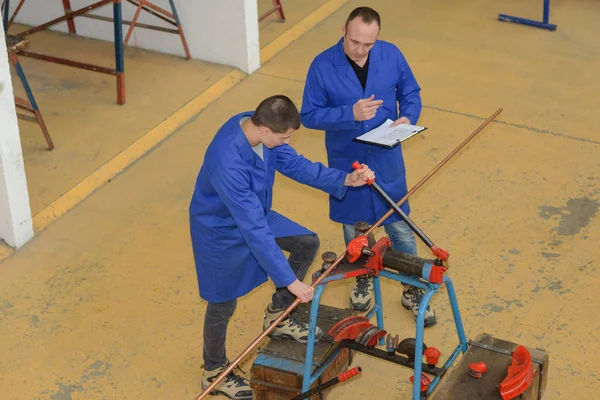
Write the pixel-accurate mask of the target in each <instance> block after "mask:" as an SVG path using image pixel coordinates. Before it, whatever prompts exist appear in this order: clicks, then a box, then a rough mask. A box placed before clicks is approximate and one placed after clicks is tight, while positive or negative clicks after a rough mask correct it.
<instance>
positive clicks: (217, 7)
mask: <svg viewBox="0 0 600 400" xmlns="http://www.w3.org/2000/svg"><path fill="white" fill-rule="evenodd" d="M0 1H1V0H0ZM151 1H152V3H154V4H156V5H157V6H159V7H161V8H163V9H165V10H167V11H169V12H170V11H171V6H170V4H169V0H151ZM18 3H19V2H18V1H17V0H12V1H11V4H10V5H11V15H12V13H13V11H14V8H15V7H16V6H17V4H18ZM88 3H89V2H87V3H86V2H84V3H82V2H80V1H73V0H72V1H71V6H72V7H73V8H74V9H78V8H80V7H82V6H84V5H86V4H88ZM175 5H176V7H177V13H178V14H179V18H180V20H181V25H182V27H183V31H184V34H185V36H186V39H187V42H188V46H189V48H190V53H191V55H192V58H194V59H200V60H204V61H209V62H214V63H217V64H224V65H230V66H233V67H236V68H239V69H240V70H242V71H244V72H246V73H252V72H254V71H256V70H257V69H258V68H259V67H260V45H259V41H258V6H257V1H256V0H175ZM122 9H123V19H124V20H129V21H131V19H132V18H133V16H134V14H135V11H136V8H135V6H133V5H132V4H130V3H128V2H126V1H122ZM90 13H91V14H96V15H100V16H104V17H109V18H112V16H113V7H112V3H109V4H108V5H105V6H103V7H101V8H98V9H96V10H93V11H91V12H90ZM62 15H64V10H63V5H62V2H61V1H47V0H45V1H42V0H35V1H33V0H29V1H26V2H25V3H24V5H23V7H22V8H21V11H19V15H18V16H17V18H16V20H15V22H18V23H23V24H26V25H34V26H35V25H40V24H42V23H44V22H47V21H50V20H52V19H54V18H57V17H60V16H62ZM74 21H75V27H76V29H77V34H78V35H80V36H86V37H91V38H95V39H101V40H107V41H110V42H112V41H113V40H114V33H113V25H112V24H111V23H110V22H106V21H99V20H95V19H89V18H85V17H81V16H80V17H75V19H74ZM138 21H139V22H141V23H145V24H150V25H156V26H162V27H167V28H174V27H173V26H172V25H169V24H168V23H166V22H164V21H162V20H160V19H158V18H156V17H154V16H153V15H150V14H149V13H147V12H144V11H142V13H141V14H140V18H139V20H138ZM49 29H51V30H57V31H60V32H68V29H67V24H66V23H65V22H61V23H60V24H57V25H54V26H53V27H50V28H49ZM128 29H129V25H125V24H124V25H123V37H125V35H126V33H127V30H128ZM32 40H35V34H34V35H33V36H32ZM128 45H129V46H133V47H140V48H144V49H149V50H155V51H160V52H163V53H168V54H174V55H177V56H182V57H184V56H185V52H184V50H183V46H182V44H181V39H180V38H179V35H177V34H172V33H165V32H159V31H154V30H148V29H144V28H139V27H136V28H135V29H134V31H133V34H132V36H131V39H130V40H129V44H128ZM112 62H113V60H112V59H110V60H107V65H110V64H111V63H112ZM125 70H126V71H127V65H125ZM190 79H193V77H190Z"/></svg>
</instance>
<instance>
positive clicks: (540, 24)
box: [498, 0, 556, 31]
mask: <svg viewBox="0 0 600 400" xmlns="http://www.w3.org/2000/svg"><path fill="white" fill-rule="evenodd" d="M498 20H500V21H506V22H514V23H516V24H523V25H530V26H535V27H537V28H543V29H548V30H549V31H555V30H556V25H554V24H551V23H549V20H550V0H544V16H543V21H542V22H539V21H534V20H532V19H526V18H520V17H513V16H510V15H506V14H499V15H498Z"/></svg>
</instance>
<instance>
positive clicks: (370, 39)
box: [342, 17, 379, 64]
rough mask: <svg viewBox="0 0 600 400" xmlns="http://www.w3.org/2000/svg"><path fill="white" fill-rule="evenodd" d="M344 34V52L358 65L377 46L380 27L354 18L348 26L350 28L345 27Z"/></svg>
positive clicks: (375, 23)
mask: <svg viewBox="0 0 600 400" xmlns="http://www.w3.org/2000/svg"><path fill="white" fill-rule="evenodd" d="M342 32H343V33H344V52H345V53H346V55H347V56H348V57H350V59H351V60H352V61H354V62H355V63H357V64H361V63H363V62H364V61H365V60H366V59H367V56H368V55H369V51H370V50H371V48H372V47H373V45H374V44H375V41H376V40H377V36H379V25H377V22H372V23H370V24H365V22H364V21H363V20H362V18H360V17H357V18H354V19H353V20H352V21H350V23H349V24H348V27H347V28H346V27H343V28H342Z"/></svg>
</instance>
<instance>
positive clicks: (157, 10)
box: [4, 0, 192, 105]
mask: <svg viewBox="0 0 600 400" xmlns="http://www.w3.org/2000/svg"><path fill="white" fill-rule="evenodd" d="M126 1H127V2H129V3H131V4H133V5H135V6H136V7H137V11H136V16H135V18H134V19H133V21H124V20H123V19H122V14H121V0H98V1H95V2H94V3H92V4H91V5H88V6H86V7H83V8H80V9H78V10H72V8H71V2H70V0H62V5H63V9H64V12H65V15H64V16H62V17H59V18H55V19H53V20H51V21H48V22H46V23H44V24H41V25H39V26H36V27H33V28H31V29H28V30H26V31H24V32H21V33H19V35H21V36H27V35H30V34H33V33H36V32H40V31H43V30H45V29H47V28H49V27H50V26H53V25H56V24H58V23H60V22H63V21H66V22H67V26H68V28H69V32H70V33H71V34H77V30H76V27H75V20H74V18H75V17H79V16H81V17H86V18H92V19H98V20H102V21H108V22H112V23H113V24H114V30H115V40H114V42H115V58H116V68H107V67H102V66H98V65H93V64H89V63H83V62H79V61H74V60H70V59H66V58H60V57H54V56H50V55H46V54H40V53H35V52H30V51H20V52H19V54H21V55H23V56H25V57H31V58H35V59H38V60H42V61H47V62H52V63H56V64H61V65H65V66H69V67H75V68H82V69H85V70H88V71H94V72H100V73H104V74H109V75H113V76H115V77H116V83H117V104H119V105H123V104H125V65H124V47H126V46H127V43H128V41H129V38H130V36H131V33H132V31H133V29H134V27H135V26H138V27H140V28H145V29H153V30H157V31H162V32H168V33H173V34H178V35H179V36H180V37H181V42H182V44H183V48H184V51H185V54H186V58H187V59H188V60H190V59H191V58H192V57H191V54H190V51H189V48H188V45H187V41H186V39H185V35H184V33H183V29H182V27H181V23H180V20H179V17H178V15H177V9H176V8H175V3H174V1H173V0H169V3H170V5H171V10H172V13H171V12H168V11H167V10H165V9H163V8H161V7H158V6H156V5H155V4H153V3H151V2H150V1H149V0H137V1H136V0H126ZM24 2H25V0H20V2H19V4H18V6H17V8H16V9H15V12H14V13H13V15H12V17H11V18H10V22H9V23H8V24H7V27H5V29H8V27H9V26H10V25H11V24H12V22H13V21H14V19H15V17H16V16H17V14H18V13H19V11H20V9H21V7H22V6H23V3H24ZM9 3H10V0H4V6H5V7H9ZM109 3H113V8H114V17H113V18H109V17H103V16H99V15H93V14H88V13H89V12H90V11H92V10H94V9H96V8H99V7H102V6H105V5H107V4H109ZM142 10H144V11H146V12H148V13H150V14H152V15H154V16H156V17H158V18H160V19H162V20H163V21H166V22H168V23H170V24H171V25H173V26H174V27H176V28H177V29H170V28H164V27H159V26H154V25H149V24H142V23H139V22H137V19H138V17H139V14H140V12H141V11H142ZM122 24H126V25H130V27H129V30H128V33H127V37H126V39H125V41H124V43H123V37H122V31H121V25H122Z"/></svg>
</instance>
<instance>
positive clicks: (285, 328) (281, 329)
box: [263, 304, 325, 344]
mask: <svg viewBox="0 0 600 400" xmlns="http://www.w3.org/2000/svg"><path fill="white" fill-rule="evenodd" d="M282 312H283V310H275V309H273V308H272V305H271V304H269V306H268V307H267V310H266V312H265V319H264V322H263V329H267V328H268V327H269V325H271V323H272V322H273V321H275V320H276V319H277V317H279V316H280V315H281V313H282ZM308 327H309V324H307V323H304V322H302V321H300V320H299V318H298V314H297V313H296V312H295V311H292V312H291V313H290V315H288V316H287V318H285V319H284V320H283V321H281V322H280V323H279V325H277V327H276V328H275V329H273V330H272V331H271V333H270V334H269V336H270V337H272V338H281V337H287V338H290V339H293V340H295V341H296V342H298V343H303V344H305V343H307V342H308ZM316 328H317V330H316V332H315V342H320V341H321V340H322V339H323V337H324V336H325V335H324V334H323V331H322V330H321V328H319V327H318V326H317V327H316Z"/></svg>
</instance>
